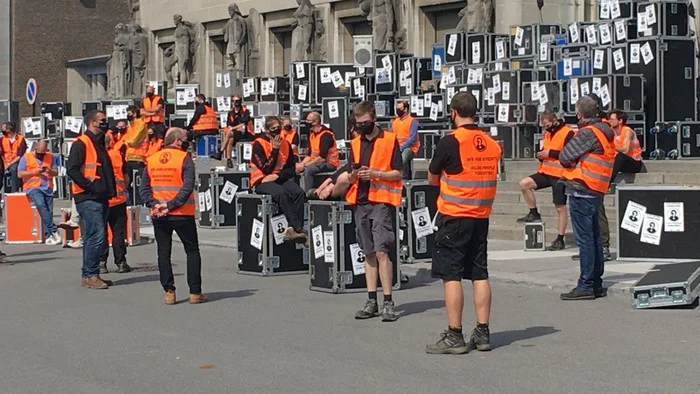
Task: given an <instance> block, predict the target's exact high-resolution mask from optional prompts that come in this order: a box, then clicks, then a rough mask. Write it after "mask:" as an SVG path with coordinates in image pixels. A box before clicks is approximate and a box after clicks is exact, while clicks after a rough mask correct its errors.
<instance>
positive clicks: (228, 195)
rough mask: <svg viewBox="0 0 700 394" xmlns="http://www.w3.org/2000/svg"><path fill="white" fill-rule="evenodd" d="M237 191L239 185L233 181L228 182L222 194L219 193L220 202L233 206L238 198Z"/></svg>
mask: <svg viewBox="0 0 700 394" xmlns="http://www.w3.org/2000/svg"><path fill="white" fill-rule="evenodd" d="M237 190H238V185H236V184H235V183H233V182H231V181H226V183H225V184H224V187H223V188H222V189H221V193H219V200H221V201H225V202H226V203H227V204H231V203H232V202H233V198H234V197H235V196H236V191H237Z"/></svg>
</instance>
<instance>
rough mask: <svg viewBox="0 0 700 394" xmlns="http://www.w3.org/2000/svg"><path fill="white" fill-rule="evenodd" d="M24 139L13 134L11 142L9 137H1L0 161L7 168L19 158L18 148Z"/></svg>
mask: <svg viewBox="0 0 700 394" xmlns="http://www.w3.org/2000/svg"><path fill="white" fill-rule="evenodd" d="M22 141H24V137H22V136H21V135H20V134H15V142H11V141H10V138H9V137H2V160H3V162H4V163H5V167H7V166H8V165H9V164H10V162H11V161H12V160H14V159H15V158H16V157H17V156H19V147H20V146H22Z"/></svg>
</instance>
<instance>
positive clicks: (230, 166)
mask: <svg viewBox="0 0 700 394" xmlns="http://www.w3.org/2000/svg"><path fill="white" fill-rule="evenodd" d="M226 168H233V160H231V159H226Z"/></svg>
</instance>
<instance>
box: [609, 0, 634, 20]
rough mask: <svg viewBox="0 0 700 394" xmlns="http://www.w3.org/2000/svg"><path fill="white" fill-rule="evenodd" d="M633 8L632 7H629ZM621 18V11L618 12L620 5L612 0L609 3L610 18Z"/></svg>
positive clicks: (616, 0)
mask: <svg viewBox="0 0 700 394" xmlns="http://www.w3.org/2000/svg"><path fill="white" fill-rule="evenodd" d="M630 6H632V7H633V6H634V5H630ZM621 16H622V11H621V10H620V3H619V1H618V0H612V2H611V3H610V18H612V19H617V18H619V17H621Z"/></svg>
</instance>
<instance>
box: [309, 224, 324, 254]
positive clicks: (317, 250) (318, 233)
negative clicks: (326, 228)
mask: <svg viewBox="0 0 700 394" xmlns="http://www.w3.org/2000/svg"><path fill="white" fill-rule="evenodd" d="M311 241H312V242H313V243H314V244H313V249H314V259H316V260H318V259H320V258H323V255H324V250H323V228H322V227H321V226H316V227H314V228H313V229H311Z"/></svg>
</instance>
